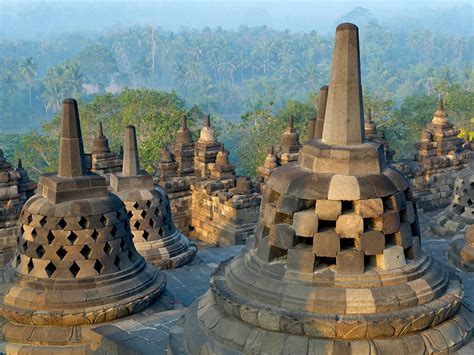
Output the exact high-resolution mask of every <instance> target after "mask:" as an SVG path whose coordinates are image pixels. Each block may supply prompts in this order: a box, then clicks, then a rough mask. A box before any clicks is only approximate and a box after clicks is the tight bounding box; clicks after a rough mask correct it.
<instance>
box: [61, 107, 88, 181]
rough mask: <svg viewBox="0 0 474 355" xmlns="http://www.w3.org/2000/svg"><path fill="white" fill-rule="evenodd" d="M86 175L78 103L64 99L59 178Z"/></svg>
mask: <svg viewBox="0 0 474 355" xmlns="http://www.w3.org/2000/svg"><path fill="white" fill-rule="evenodd" d="M85 174H86V164H85V159H84V145H83V142H82V132H81V124H80V121H79V111H78V109H77V101H76V100H74V99H64V100H63V103H62V113H61V138H60V143H59V166H58V176H61V177H76V176H82V175H85Z"/></svg>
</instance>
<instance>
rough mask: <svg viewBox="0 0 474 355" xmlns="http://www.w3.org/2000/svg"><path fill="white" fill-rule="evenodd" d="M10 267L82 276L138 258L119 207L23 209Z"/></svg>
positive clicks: (124, 266)
mask: <svg viewBox="0 0 474 355" xmlns="http://www.w3.org/2000/svg"><path fill="white" fill-rule="evenodd" d="M20 219H21V223H22V227H21V234H20V236H19V237H18V246H17V248H18V253H17V257H16V259H15V260H14V267H15V268H16V269H17V270H18V271H19V272H21V273H23V274H28V275H31V276H34V277H40V278H52V277H54V278H65V279H71V278H84V277H91V276H97V275H102V274H108V273H113V272H117V271H121V270H124V269H127V268H129V267H130V266H131V265H132V264H133V263H135V262H136V261H137V259H138V257H139V256H138V254H137V252H136V250H135V248H134V247H133V245H132V243H130V237H129V236H128V235H127V233H129V232H128V228H129V227H128V224H129V221H128V216H127V214H126V212H125V210H124V209H123V208H119V209H117V210H114V211H112V212H110V213H106V214H97V215H90V216H81V217H54V216H41V215H38V214H32V213H30V212H29V211H28V210H23V211H22V213H21V216H20Z"/></svg>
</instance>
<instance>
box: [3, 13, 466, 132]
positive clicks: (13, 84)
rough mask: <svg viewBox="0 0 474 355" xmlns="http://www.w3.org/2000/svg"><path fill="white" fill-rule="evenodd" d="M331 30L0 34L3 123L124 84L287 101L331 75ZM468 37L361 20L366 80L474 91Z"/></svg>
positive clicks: (243, 100) (190, 96)
mask: <svg viewBox="0 0 474 355" xmlns="http://www.w3.org/2000/svg"><path fill="white" fill-rule="evenodd" d="M332 41H333V38H332V37H329V36H323V35H320V34H318V33H316V32H314V31H313V32H307V33H293V32H290V31H275V30H271V29H269V28H267V27H265V26H262V27H255V28H248V27H241V28H240V29H239V30H237V31H232V30H222V29H219V28H218V29H215V30H214V29H209V28H204V29H202V30H182V31H179V32H170V31H165V30H162V29H159V28H152V27H138V26H137V27H133V28H129V29H119V30H114V31H109V32H106V33H102V34H101V35H97V36H89V37H88V36H85V35H79V34H70V35H66V36H64V37H63V38H59V39H56V40H49V41H37V42H35V41H9V40H3V41H2V42H0V53H2V56H1V60H0V85H1V87H2V88H3V89H4V92H5V95H1V97H0V98H1V99H0V117H2V120H1V122H0V124H1V126H2V128H4V129H8V130H12V129H14V128H16V127H31V125H32V124H35V123H36V125H37V124H38V123H39V118H40V117H43V118H44V117H52V115H53V114H54V113H55V112H57V111H58V102H60V101H61V99H62V98H63V97H67V96H71V95H72V96H76V97H77V96H81V97H83V98H84V99H86V100H89V96H90V95H92V94H94V93H103V92H104V91H112V92H115V91H117V90H120V89H121V88H124V87H130V88H138V87H150V88H155V89H161V90H172V89H173V90H176V92H177V93H178V95H180V96H181V97H183V98H184V99H185V100H186V102H188V103H192V104H196V105H198V106H199V107H201V109H202V110H204V111H209V112H215V113H220V114H225V113H227V114H229V113H231V114H238V115H240V114H241V113H242V112H244V111H247V110H252V109H256V108H258V103H259V102H270V101H272V102H273V103H274V106H275V107H278V108H281V107H283V106H284V103H285V102H286V101H287V100H289V99H294V100H300V101H302V100H305V99H306V97H308V95H309V94H310V93H312V92H315V91H317V90H318V88H319V87H320V86H321V85H323V84H327V82H328V80H329V69H330V62H331V54H332ZM473 51H474V40H473V38H472V37H468V36H463V35H458V36H440V35H437V36H435V35H434V34H433V33H432V32H429V31H421V32H420V31H414V30H412V31H411V32H408V33H405V32H400V33H393V32H389V31H387V30H385V29H384V28H383V27H382V26H380V25H378V24H377V23H376V22H369V23H367V24H366V25H365V26H364V27H363V28H362V29H361V60H362V69H363V83H364V85H365V89H366V91H367V92H368V93H374V92H377V94H378V95H379V96H380V97H381V98H382V99H390V100H393V101H395V102H396V103H400V102H401V101H402V100H403V99H404V98H405V97H407V96H411V95H413V94H427V95H436V92H437V90H436V85H437V83H438V82H439V81H440V80H443V81H445V82H447V83H448V84H449V85H451V84H453V83H459V84H460V85H461V88H462V89H465V90H472V88H473V85H474V71H473V69H472V53H473Z"/></svg>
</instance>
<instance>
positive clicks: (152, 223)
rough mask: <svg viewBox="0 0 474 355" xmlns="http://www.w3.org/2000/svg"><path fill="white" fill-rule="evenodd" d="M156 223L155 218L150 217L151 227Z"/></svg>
mask: <svg viewBox="0 0 474 355" xmlns="http://www.w3.org/2000/svg"><path fill="white" fill-rule="evenodd" d="M155 224H156V222H155V220H154V219H153V218H151V219H150V227H151V228H154V227H155Z"/></svg>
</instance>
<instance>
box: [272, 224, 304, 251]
mask: <svg viewBox="0 0 474 355" xmlns="http://www.w3.org/2000/svg"><path fill="white" fill-rule="evenodd" d="M268 240H269V242H270V244H271V245H273V246H276V247H278V248H280V249H285V250H288V249H290V248H291V247H293V246H295V245H296V240H297V239H296V237H295V231H294V230H293V228H292V227H291V226H290V225H289V224H286V223H279V224H274V225H272V226H271V227H270V233H269V235H268Z"/></svg>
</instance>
